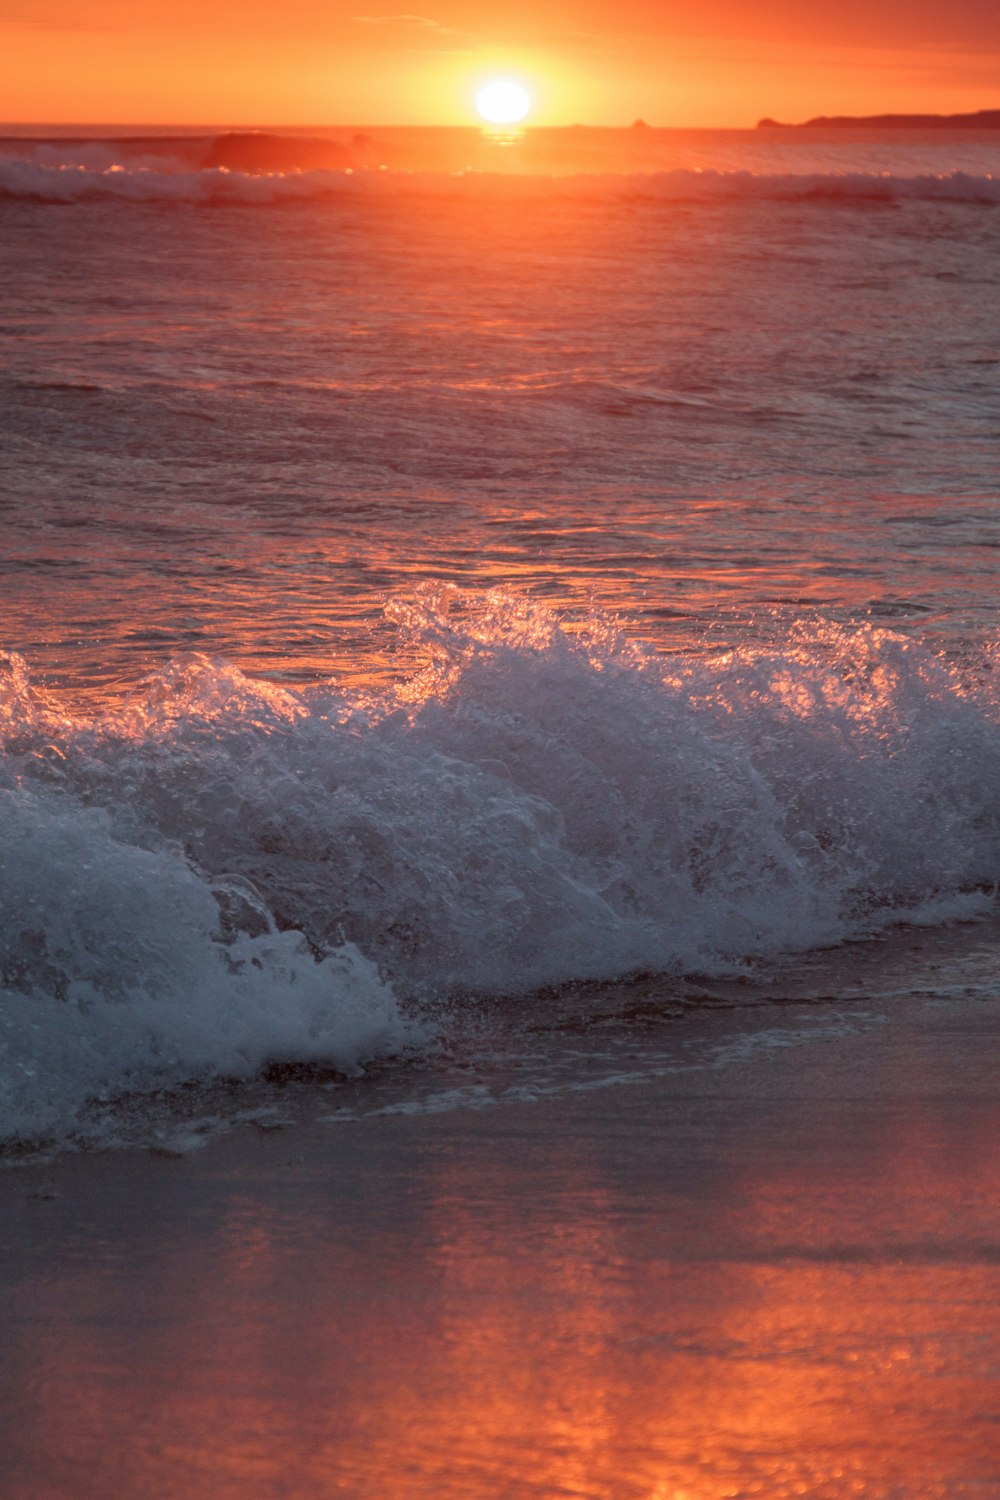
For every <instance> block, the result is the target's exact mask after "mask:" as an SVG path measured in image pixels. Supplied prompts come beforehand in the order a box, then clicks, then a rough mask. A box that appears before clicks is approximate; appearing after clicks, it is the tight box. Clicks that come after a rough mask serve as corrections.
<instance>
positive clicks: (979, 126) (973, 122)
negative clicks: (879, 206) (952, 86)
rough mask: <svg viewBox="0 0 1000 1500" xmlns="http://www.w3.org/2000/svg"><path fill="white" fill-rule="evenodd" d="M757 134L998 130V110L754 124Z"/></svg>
mask: <svg viewBox="0 0 1000 1500" xmlns="http://www.w3.org/2000/svg"><path fill="white" fill-rule="evenodd" d="M757 129H758V130H1000V109H980V110H977V111H976V112H975V114H970V115H817V116H816V118H815V119H813V120H806V121H805V122H799V123H796V124H794V125H786V124H785V123H784V122H783V121H781V120H768V119H764V120H758V121H757Z"/></svg>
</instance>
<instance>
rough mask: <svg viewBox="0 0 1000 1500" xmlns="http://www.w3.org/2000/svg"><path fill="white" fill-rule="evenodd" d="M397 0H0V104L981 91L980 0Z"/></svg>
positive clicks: (125, 118) (992, 103)
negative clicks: (502, 86)
mask: <svg viewBox="0 0 1000 1500" xmlns="http://www.w3.org/2000/svg"><path fill="white" fill-rule="evenodd" d="M402 3H403V6H404V7H405V6H406V5H408V4H409V3H411V0H402ZM412 3H413V4H414V6H415V9H414V10H413V11H409V10H407V9H405V8H401V9H398V10H397V9H394V8H393V6H394V0H389V3H388V4H384V3H380V0H280V3H278V0H0V117H2V118H3V119H4V120H6V121H8V122H15V121H17V122H33V121H36V122H52V123H60V122H62V123H65V122H89V123H96V122H106V123H111V122H133V123H150V124H152V123H159V124H215V125H219V124H228V125H268V124H271V125H281V124H284V125H337V124H353V125H393V124H396V125H406V124H427V125H461V124H472V123H474V119H475V116H474V107H473V101H474V97H475V92H476V89H477V87H478V86H479V85H481V84H482V83H483V82H484V81H485V80H488V79H489V78H491V77H493V76H497V75H505V76H510V77H513V78H516V79H519V80H520V81H522V82H523V83H524V84H525V86H526V87H527V88H528V90H529V92H530V93H531V95H532V98H533V101H534V107H533V111H532V116H531V122H533V123H536V124H539V125H571V124H584V125H628V124H631V122H632V121H633V120H635V119H636V118H642V119H644V120H646V121H647V122H648V123H649V124H651V125H659V126H686V125H687V126H713V125H714V126H731V127H737V128H738V127H744V126H752V125H754V124H755V123H756V121H757V119H758V118H759V117H761V116H762V115H769V116H772V117H773V118H776V119H779V120H788V121H796V120H803V119H806V118H808V117H810V116H813V115H817V114H864V113H879V112H882V111H936V112H942V113H949V112H955V111H965V110H975V109H986V108H1000V4H998V3H997V0H754V3H753V4H748V3H746V0H742V3H740V0H440V3H439V0H412Z"/></svg>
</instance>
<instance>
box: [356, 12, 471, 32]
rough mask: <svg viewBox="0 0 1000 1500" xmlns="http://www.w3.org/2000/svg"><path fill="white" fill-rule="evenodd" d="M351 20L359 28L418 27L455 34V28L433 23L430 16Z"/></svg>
mask: <svg viewBox="0 0 1000 1500" xmlns="http://www.w3.org/2000/svg"><path fill="white" fill-rule="evenodd" d="M351 20H352V21H356V22H357V23H358V25H359V26H416V27H419V28H420V29H422V30H424V31H438V32H445V33H446V34H448V35H454V34H455V28H454V27H453V26H445V25H444V23H443V22H441V21H433V20H431V18H430V16H411V15H399V16H352V17H351Z"/></svg>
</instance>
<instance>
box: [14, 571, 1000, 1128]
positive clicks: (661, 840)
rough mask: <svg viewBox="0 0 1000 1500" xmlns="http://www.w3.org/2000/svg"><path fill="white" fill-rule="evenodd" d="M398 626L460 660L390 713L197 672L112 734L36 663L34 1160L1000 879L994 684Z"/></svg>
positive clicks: (469, 607)
mask: <svg viewBox="0 0 1000 1500" xmlns="http://www.w3.org/2000/svg"><path fill="white" fill-rule="evenodd" d="M392 612H393V614H394V616H395V618H396V620H397V623H398V625H399V626H400V628H401V629H402V630H403V632H404V633H406V634H407V635H408V636H409V637H410V638H411V641H412V643H413V644H414V645H416V646H417V647H418V648H419V650H420V651H421V652H422V653H423V654H424V656H425V657H426V658H427V660H428V665H427V667H426V669H425V670H424V671H423V672H422V673H420V674H419V675H418V676H416V677H415V678H414V679H413V680H412V681H410V682H408V683H406V684H404V685H403V686H401V687H399V688H395V689H387V690H382V691H380V692H378V693H375V692H365V691H358V690H353V691H348V690H340V689H338V688H337V686H336V684H334V683H330V684H327V685H324V686H320V687H317V688H314V689H310V690H308V691H302V692H298V693H293V692H290V691H287V690H285V689H281V688H278V687H276V686H273V685H271V684H268V683H264V682H260V681H254V680H252V679H249V678H247V677H245V676H244V675H243V674H241V673H240V672H239V671H237V670H236V669H235V668H233V667H231V666H226V665H225V664H222V663H218V662H212V661H209V660H207V659H205V658H201V657H193V658H188V659H184V660H181V661H178V662H176V663H174V664H173V665H171V666H169V667H168V668H167V669H166V670H164V671H163V672H162V673H161V674H160V675H158V676H157V677H156V678H155V679H153V680H152V681H150V682H149V683H148V684H147V686H146V689H145V691H144V692H143V693H140V694H137V695H136V696H135V697H134V698H133V700H131V701H130V702H129V703H128V704H127V705H126V706H125V707H124V708H123V709H122V710H121V711H120V712H119V713H118V714H116V715H114V716H112V717H110V718H107V719H103V720H100V721H98V722H87V721H81V720H74V719H73V718H72V716H70V715H69V714H67V712H66V711H65V710H64V708H63V707H62V705H60V704H58V703H56V702H53V701H51V700H49V699H47V698H46V696H45V695H44V694H42V693H40V692H38V691H36V690H35V689H33V687H32V685H31V683H30V680H29V679H28V676H27V673H26V669H25V667H24V664H23V662H22V661H20V659H19V658H16V657H9V658H7V659H6V662H5V664H4V666H3V670H2V672H0V810H2V817H3V825H4V857H3V859H2V860H0V981H2V989H0V1138H2V1137H7V1138H11V1137H15V1138H16V1137H20V1138H25V1137H29V1138H30V1137H35V1138H39V1137H45V1136H52V1137H56V1138H59V1137H62V1138H65V1137H66V1136H67V1135H71V1134H73V1133H74V1132H76V1133H81V1132H82V1133H84V1134H85V1133H86V1130H87V1119H88V1110H89V1109H90V1108H91V1106H92V1102H93V1101H94V1100H95V1099H97V1100H101V1099H103V1100H106V1099H108V1098H114V1097H116V1096H117V1095H120V1094H123V1093H125V1092H128V1091H142V1090H148V1089H152V1088H155V1087H159V1086H162V1085H163V1084H165V1083H177V1082H179V1081H183V1080H185V1079H188V1078H197V1077H206V1076H207V1077H212V1076H216V1077H218V1076H227V1077H228V1076H251V1075H253V1074H254V1073H255V1072H256V1071H257V1070H258V1069H260V1068H261V1067H263V1066H264V1065H265V1064H266V1063H268V1062H269V1061H273V1060H279V1061H284V1060H302V1059H307V1060H313V1061H317V1060H320V1061H324V1062H326V1063H329V1064H330V1065H331V1066H336V1067H343V1068H348V1069H350V1068H353V1067H356V1066H357V1065H358V1064H360V1063H363V1062H364V1061H365V1060H366V1059H368V1058H372V1057H377V1056H380V1055H384V1054H386V1053H395V1052H399V1051H400V1050H401V1049H407V1048H412V1047H414V1046H419V1045H420V1029H419V1027H417V1026H415V1024H414V1022H413V1021H412V1020H408V1019H407V1009H406V1002H407V999H408V997H409V998H411V999H412V998H419V997H421V996H452V997H454V996H456V995H460V994H462V993H467V992H469V991H475V992H479V993H492V994H494V995H503V994H505V993H512V992H526V991H529V990H533V989H535V988H538V987H540V986H544V985H547V984H554V983H560V982H566V981H570V980H582V979H612V978H616V977H624V976H626V975H628V974H630V973H634V972H637V971H644V970H645V971H649V970H660V971H664V972H669V971H673V972H692V971H697V972H703V973H704V972H712V971H714V972H720V973H722V972H732V970H733V969H734V967H736V968H738V967H739V966H740V965H743V964H745V963H746V962H747V961H748V960H752V959H753V958H754V957H759V956H766V955H772V956H773V955H776V954H779V953H782V952H789V951H796V950H802V949H806V948H809V947H813V946H816V945H823V944H830V943H835V942H838V941H841V940H844V939H847V938H852V937H858V936H863V935H864V934H866V933H871V932H874V931H877V930H879V929H880V928H882V927H885V926H886V925H887V924H889V923H893V922H899V921H904V920H921V921H928V920H935V919H944V918H947V917H949V916H954V915H956V914H960V913H966V914H967V913H968V912H969V911H970V910H972V909H974V907H975V903H976V902H979V903H980V904H981V905H982V904H985V903H987V902H988V900H989V894H988V893H989V892H990V891H992V890H993V889H995V886H996V884H997V882H998V881H1000V701H998V698H997V679H998V674H997V673H996V671H995V670H991V668H994V669H995V665H996V663H995V662H992V661H991V660H989V659H984V660H983V661H981V662H979V663H978V664H972V666H971V667H969V668H968V669H966V670H959V669H958V668H957V667H956V666H955V665H954V664H950V663H949V662H947V661H946V660H944V659H942V658H940V657H938V656H935V655H934V654H932V653H930V652H928V651H927V650H926V649H925V648H923V647H921V646H920V645H919V644H917V643H915V642H913V641H911V640H909V639H904V638H902V637H900V636H898V635H894V634H892V633H890V632H887V631H882V630H876V629H872V628H862V629H855V630H850V629H846V628H842V627H838V626H834V625H823V624H813V625H810V626H805V625H803V626H800V627H799V628H797V629H793V630H792V631H791V632H790V633H789V634H788V635H787V637H786V638H785V639H784V640H783V641H782V642H779V643H778V644H776V645H774V646H771V647H768V648H762V647H754V648H750V647H747V648H746V649H743V650H733V651H727V652H725V653H724V654H720V655H718V656H716V657H711V656H709V657H703V658H702V657H662V656H658V655H656V654H655V653H653V652H652V651H651V650H650V649H648V648H645V647H642V646H639V645H637V644H635V643H634V642H631V641H629V640H628V639H626V638H624V637H623V636H622V635H621V633H620V632H619V631H618V630H617V629H616V628H615V627H614V626H613V625H612V624H611V623H609V622H606V621H601V620H593V621H591V622H590V624H589V625H588V626H587V627H586V628H584V629H583V630H582V631H579V632H574V633H570V632H569V631H568V630H567V629H565V628H563V626H562V625H561V624H560V621H559V619H558V618H557V617H556V616H554V615H553V614H551V613H550V612H548V611H547V610H545V609H544V608H542V607H541V606H539V605H536V604H534V603H530V602H527V601H525V600H524V599H522V598H519V597H518V596H516V595H514V594H512V593H509V592H506V591H502V590H496V591H493V592H491V593H488V594H485V595H480V596H468V595H463V594H461V593H459V591H457V590H453V589H444V588H430V587H428V588H426V589H424V590H423V591H422V592H420V593H419V594H418V595H417V597H416V598H414V599H412V600H409V601H400V602H398V603H396V604H395V605H394V606H393V608H392ZM977 892H978V893H980V894H979V895H977V894H976V893H977ZM983 893H985V894H983ZM970 902H971V903H973V904H972V905H971V906H970V904H969V903H970Z"/></svg>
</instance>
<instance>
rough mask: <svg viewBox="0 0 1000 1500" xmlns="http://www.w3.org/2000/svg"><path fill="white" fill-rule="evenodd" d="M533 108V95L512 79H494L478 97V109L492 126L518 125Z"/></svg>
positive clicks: (485, 84) (486, 84)
mask: <svg viewBox="0 0 1000 1500" xmlns="http://www.w3.org/2000/svg"><path fill="white" fill-rule="evenodd" d="M530 108H531V95H530V94H529V93H528V90H527V89H526V88H525V87H524V86H523V85H522V84H520V83H515V82H514V80H513V79H512V78H494V79H492V80H491V82H489V83H484V84H483V86H482V88H481V89H480V90H479V93H478V94H477V95H476V109H477V110H478V111H479V113H480V115H481V116H482V118H483V119H484V120H486V121H488V123H489V124H490V125H516V124H517V123H518V122H519V121H520V120H523V119H524V117H525V115H526V114H527V113H528V110H529V109H530Z"/></svg>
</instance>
